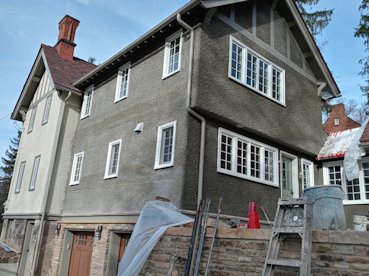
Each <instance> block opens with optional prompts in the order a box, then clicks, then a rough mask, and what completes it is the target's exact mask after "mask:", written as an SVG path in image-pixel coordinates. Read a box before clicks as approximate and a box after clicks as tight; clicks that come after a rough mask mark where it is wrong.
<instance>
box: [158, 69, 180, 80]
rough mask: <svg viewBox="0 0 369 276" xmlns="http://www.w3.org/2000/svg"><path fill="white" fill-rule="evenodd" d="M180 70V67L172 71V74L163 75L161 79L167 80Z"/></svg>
mask: <svg viewBox="0 0 369 276" xmlns="http://www.w3.org/2000/svg"><path fill="white" fill-rule="evenodd" d="M179 71H180V70H179V69H178V70H176V71H173V72H172V73H170V74H166V75H163V76H162V78H161V79H162V80H165V79H166V78H169V77H171V76H173V75H175V74H177V73H178V72H179Z"/></svg>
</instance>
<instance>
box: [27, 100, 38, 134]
mask: <svg viewBox="0 0 369 276" xmlns="http://www.w3.org/2000/svg"><path fill="white" fill-rule="evenodd" d="M36 112H37V106H35V107H34V108H33V109H32V112H31V117H30V119H29V124H28V131H27V132H28V133H30V132H32V130H33V126H34V124H35V118H36Z"/></svg>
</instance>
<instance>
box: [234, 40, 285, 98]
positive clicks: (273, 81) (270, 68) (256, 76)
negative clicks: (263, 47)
mask: <svg viewBox="0 0 369 276" xmlns="http://www.w3.org/2000/svg"><path fill="white" fill-rule="evenodd" d="M228 74H229V77H230V78H232V79H234V80H236V81H238V82H240V83H242V84H244V85H246V86H247V87H249V88H252V89H253V90H255V91H257V92H259V93H261V94H262V95H264V96H266V97H268V98H270V99H272V100H274V101H276V102H278V103H281V104H285V93H284V90H285V88H284V86H285V84H284V83H285V81H284V79H285V77H284V75H285V74H284V70H282V69H280V68H279V67H277V66H276V65H274V64H273V63H271V62H270V61H268V60H267V59H265V58H263V57H262V56H260V55H258V54H257V53H255V52H254V51H252V50H251V49H249V48H248V47H246V46H245V45H244V44H242V43H241V42H239V41H237V40H236V39H235V38H233V37H231V40H230V60H229V73H228Z"/></svg>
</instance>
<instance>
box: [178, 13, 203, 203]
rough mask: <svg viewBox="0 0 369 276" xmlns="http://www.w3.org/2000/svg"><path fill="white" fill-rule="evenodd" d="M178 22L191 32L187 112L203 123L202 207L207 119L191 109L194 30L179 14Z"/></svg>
mask: <svg viewBox="0 0 369 276" xmlns="http://www.w3.org/2000/svg"><path fill="white" fill-rule="evenodd" d="M177 22H178V23H179V24H180V25H181V26H182V27H183V28H185V29H187V30H189V31H190V36H191V37H190V60H189V63H188V77H187V100H186V110H187V112H188V113H189V114H190V115H192V116H193V117H195V118H196V119H197V120H199V121H200V122H201V134H200V135H201V138H200V160H199V176H198V180H197V206H199V205H200V201H201V199H202V190H203V179H204V156H205V130H206V121H205V118H204V117H202V116H201V115H200V114H198V113H197V112H195V111H194V110H193V109H192V108H191V85H192V67H193V48H194V29H193V28H192V27H191V26H190V25H188V24H187V23H186V22H184V21H183V20H182V18H181V14H180V13H177Z"/></svg>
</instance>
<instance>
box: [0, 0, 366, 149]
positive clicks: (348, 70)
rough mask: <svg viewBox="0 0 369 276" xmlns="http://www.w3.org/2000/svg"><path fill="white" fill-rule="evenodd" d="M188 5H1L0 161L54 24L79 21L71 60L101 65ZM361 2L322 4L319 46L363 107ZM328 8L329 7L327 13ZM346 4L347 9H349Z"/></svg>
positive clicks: (46, 0)
mask: <svg viewBox="0 0 369 276" xmlns="http://www.w3.org/2000/svg"><path fill="white" fill-rule="evenodd" d="M187 2H188V1H187V0H175V1H174V0H171V1H168V0H139V1H132V0H109V1H106V0H64V1H59V0H38V1H29V0H17V1H7V0H0V26H1V28H0V37H1V43H0V156H3V155H4V153H5V150H6V149H7V148H8V145H9V141H10V139H11V138H12V137H15V136H16V131H17V128H20V127H21V124H20V123H15V122H13V121H12V120H10V119H9V114H10V113H11V112H12V110H13V107H14V105H15V103H16V101H17V99H18V96H19V94H20V92H21V90H22V87H23V84H24V82H25V80H26V78H27V76H28V73H29V71H30V69H31V66H32V64H33V62H34V59H35V57H36V54H37V52H38V49H39V47H40V44H41V43H44V44H47V45H51V46H53V45H54V44H55V43H56V40H57V36H58V22H59V21H60V20H61V19H62V18H63V17H64V15H65V14H69V15H71V16H73V17H75V18H77V19H79V20H80V21H81V23H80V25H79V27H78V29H77V34H76V39H75V42H76V43H77V47H76V50H75V55H76V56H78V57H80V58H83V59H87V58H88V57H90V56H92V57H95V58H96V63H102V62H104V61H105V60H106V59H108V58H109V57H111V56H112V55H114V54H115V53H116V52H118V51H119V50H121V49H122V48H123V47H125V46H126V45H127V44H129V43H130V42H132V41H133V40H135V39H136V38H138V37H139V36H141V35H142V34H144V33H145V32H146V31H148V30H149V29H150V28H151V27H153V26H155V25H156V24H158V23H159V22H160V21H161V20H163V19H164V18H166V17H167V16H169V15H170V14H171V13H173V12H175V11H176V10H177V9H178V8H180V7H181V6H183V5H184V4H185V3H187ZM360 2H361V1H360V0H350V1H343V0H341V1H332V0H321V3H320V4H319V7H323V8H334V9H335V10H334V14H333V20H332V22H331V23H330V25H329V26H328V27H327V28H326V29H325V30H324V31H323V35H322V36H321V37H319V39H318V40H327V41H328V42H327V44H326V45H325V46H324V48H323V49H322V54H323V56H324V58H325V59H326V62H327V63H328V66H329V68H330V69H331V71H332V73H333V76H334V77H335V78H336V81H337V83H338V86H339V87H340V89H341V92H342V94H343V95H344V96H345V97H346V98H349V99H355V100H357V101H363V100H364V98H363V97H362V96H361V92H360V89H359V84H362V83H363V79H362V78H361V77H360V76H359V75H358V73H359V72H360V69H361V66H360V65H359V64H358V60H359V59H360V58H361V57H363V56H364V54H365V53H364V47H363V41H362V40H361V39H358V38H354V36H353V34H354V28H355V27H356V26H357V24H358V22H359V18H360V15H359V12H358V6H359V4H360ZM332 3H333V4H334V6H333V7H332V6H331V5H332ZM348 3H350V4H348Z"/></svg>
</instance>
